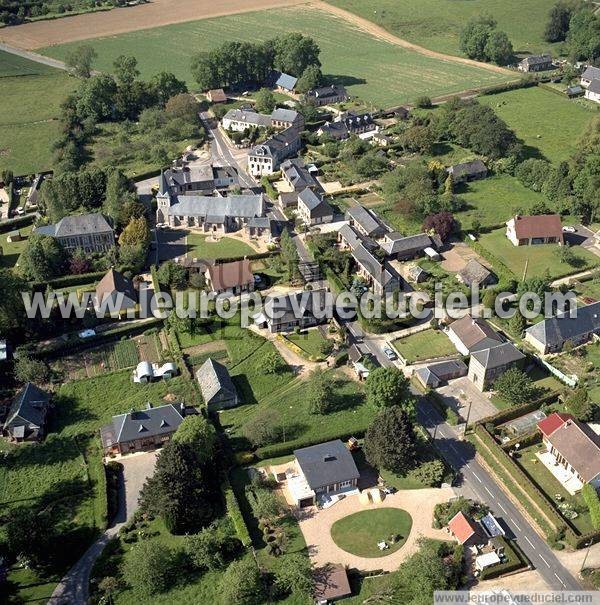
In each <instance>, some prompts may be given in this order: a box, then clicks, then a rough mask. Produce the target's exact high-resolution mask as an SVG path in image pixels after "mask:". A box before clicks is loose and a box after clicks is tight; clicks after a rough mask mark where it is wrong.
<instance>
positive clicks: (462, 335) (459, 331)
mask: <svg viewBox="0 0 600 605" xmlns="http://www.w3.org/2000/svg"><path fill="white" fill-rule="evenodd" d="M448 338H450V340H451V341H452V344H453V345H454V346H455V347H456V348H457V350H458V352H459V353H460V354H461V355H471V354H472V353H474V352H475V351H483V350H485V349H489V348H491V347H496V346H498V345H499V344H502V343H503V342H504V339H503V338H502V336H500V334H498V332H496V331H495V330H494V329H493V328H492V327H491V326H490V324H488V323H487V322H486V321H485V320H483V319H480V318H478V317H471V316H470V315H465V316H464V317H462V318H461V319H457V320H456V321H453V322H452V323H451V324H450V326H449V327H448Z"/></svg>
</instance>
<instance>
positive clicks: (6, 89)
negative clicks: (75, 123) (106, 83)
mask: <svg viewBox="0 0 600 605" xmlns="http://www.w3.org/2000/svg"><path fill="white" fill-rule="evenodd" d="M76 83H77V81H76V80H75V79H74V78H71V77H69V76H68V75H67V74H66V73H65V72H62V71H59V70H56V69H52V68H50V67H46V66H44V65H40V64H38V63H33V62H32V61H28V60H26V59H22V58H20V57H16V56H14V55H11V54H8V53H4V52H2V51H0V84H1V85H2V94H1V95H0V170H3V169H7V168H8V169H11V170H12V171H13V172H14V173H15V174H28V173H32V172H35V171H38V170H44V169H48V168H51V167H52V162H51V160H52V143H53V142H54V140H55V139H56V138H57V136H58V133H59V123H58V121H57V119H58V117H59V110H60V104H61V103H62V101H63V100H64V99H65V98H66V97H67V95H68V94H69V93H70V92H71V91H72V90H73V89H74V88H75V86H76Z"/></svg>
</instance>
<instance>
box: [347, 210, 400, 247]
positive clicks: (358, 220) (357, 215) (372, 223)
mask: <svg viewBox="0 0 600 605" xmlns="http://www.w3.org/2000/svg"><path fill="white" fill-rule="evenodd" d="M346 220H347V221H348V222H349V223H350V225H351V226H352V227H354V229H356V231H358V233H360V234H362V235H364V236H365V237H372V238H373V239H379V238H381V237H383V236H384V235H385V234H386V233H387V232H388V231H389V229H388V228H387V227H386V226H385V225H384V224H383V223H382V222H381V220H380V219H379V217H378V216H377V215H376V214H375V213H374V212H371V210H369V209H368V208H365V207H364V206H360V205H358V204H357V205H356V206H352V207H351V208H349V209H348V210H347V211H346Z"/></svg>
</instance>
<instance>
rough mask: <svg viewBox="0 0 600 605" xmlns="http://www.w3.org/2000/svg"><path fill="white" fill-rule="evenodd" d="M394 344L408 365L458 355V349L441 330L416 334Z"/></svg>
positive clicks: (400, 339)
mask: <svg viewBox="0 0 600 605" xmlns="http://www.w3.org/2000/svg"><path fill="white" fill-rule="evenodd" d="M392 344H393V345H394V347H396V349H397V351H398V353H400V355H402V357H404V359H406V362H407V363H408V364H411V363H415V362H417V361H422V360H424V359H431V358H433V357H443V356H444V355H453V354H455V353H456V349H455V348H454V345H453V344H452V343H451V342H450V339H449V338H448V337H447V336H446V335H445V334H444V333H443V332H440V331H439V330H424V331H423V332H417V333H416V334H411V335H410V336H406V337H404V338H399V339H398V340H395V341H394V342H393V343H392Z"/></svg>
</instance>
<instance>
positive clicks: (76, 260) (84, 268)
mask: <svg viewBox="0 0 600 605" xmlns="http://www.w3.org/2000/svg"><path fill="white" fill-rule="evenodd" d="M90 268H91V263H90V261H89V259H88V257H87V254H86V253H85V251H84V250H83V248H75V250H74V251H73V252H72V253H71V258H70V259H69V273H71V274H73V275H82V274H84V273H88V272H89V271H90Z"/></svg>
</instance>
